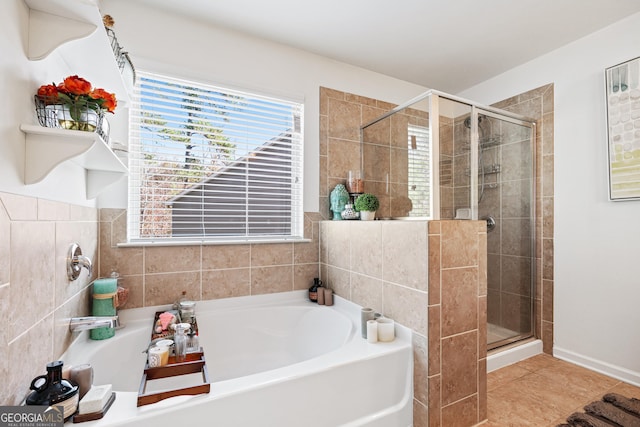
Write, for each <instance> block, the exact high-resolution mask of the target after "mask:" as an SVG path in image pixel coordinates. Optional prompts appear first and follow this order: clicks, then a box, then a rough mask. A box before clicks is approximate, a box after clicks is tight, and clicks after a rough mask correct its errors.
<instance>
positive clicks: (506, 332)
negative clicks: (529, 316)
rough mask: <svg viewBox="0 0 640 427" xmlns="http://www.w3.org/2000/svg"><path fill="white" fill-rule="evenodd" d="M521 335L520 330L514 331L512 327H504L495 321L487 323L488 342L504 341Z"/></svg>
mask: <svg viewBox="0 0 640 427" xmlns="http://www.w3.org/2000/svg"><path fill="white" fill-rule="evenodd" d="M519 335H520V332H516V331H512V330H511V329H507V328H503V327H502V326H498V325H494V324H493V323H488V324H487V344H493V343H496V342H499V341H504V340H507V339H510V338H513V337H517V336H519Z"/></svg>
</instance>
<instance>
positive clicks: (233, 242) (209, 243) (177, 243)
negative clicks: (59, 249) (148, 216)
mask: <svg viewBox="0 0 640 427" xmlns="http://www.w3.org/2000/svg"><path fill="white" fill-rule="evenodd" d="M310 242H312V240H311V239H305V238H303V237H289V238H285V239H248V238H247V239H243V240H239V239H233V240H215V241H213V240H202V239H201V240H188V239H185V240H175V239H174V240H167V241H164V240H157V241H156V240H152V241H134V242H124V243H118V244H117V246H118V247H119V248H138V247H145V246H217V245H259V244H267V243H269V244H274V243H275V244H278V243H310Z"/></svg>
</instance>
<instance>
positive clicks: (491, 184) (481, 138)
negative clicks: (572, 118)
mask: <svg viewBox="0 0 640 427" xmlns="http://www.w3.org/2000/svg"><path fill="white" fill-rule="evenodd" d="M361 137H362V144H361V150H362V152H361V159H362V172H363V178H364V181H365V186H366V188H367V191H368V192H371V193H374V194H376V195H378V196H379V199H380V208H379V210H378V216H379V217H381V218H383V219H457V220H469V219H474V220H484V221H486V223H487V254H488V259H487V320H488V326H487V341H488V342H487V346H488V349H494V348H497V347H501V346H504V345H507V344H510V343H513V342H516V341H519V340H523V339H526V338H529V337H532V336H533V330H534V317H533V316H534V298H535V264H536V263H535V244H536V242H535V236H536V233H535V226H536V221H535V218H536V213H535V206H536V203H535V201H536V191H535V190H536V189H535V186H536V168H535V140H536V138H535V122H534V121H533V120H531V119H528V118H526V117H522V116H519V115H516V114H513V113H510V112H507V111H503V110H499V109H496V108H492V107H486V106H481V105H478V104H476V103H474V102H472V101H468V100H465V99H462V98H458V97H455V96H452V95H448V94H445V93H442V92H437V91H433V90H431V91H428V92H426V93H424V94H422V95H420V96H418V97H416V98H414V99H412V100H410V101H409V102H407V103H405V104H403V105H401V106H399V107H397V108H394V109H393V110H391V111H390V112H388V113H386V114H384V115H383V116H381V117H379V118H377V119H375V120H373V121H371V122H370V123H368V124H366V125H364V126H363V127H362V131H361Z"/></svg>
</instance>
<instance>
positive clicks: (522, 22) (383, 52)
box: [131, 0, 640, 93]
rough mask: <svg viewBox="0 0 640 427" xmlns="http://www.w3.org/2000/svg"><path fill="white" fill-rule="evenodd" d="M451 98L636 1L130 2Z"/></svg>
mask: <svg viewBox="0 0 640 427" xmlns="http://www.w3.org/2000/svg"><path fill="white" fill-rule="evenodd" d="M131 1H132V2H133V1H136V2H139V3H145V4H147V5H148V6H149V7H152V8H156V9H157V8H160V9H166V10H167V11H170V12H171V13H172V14H183V15H186V16H188V17H190V18H192V19H197V20H201V21H202V20H204V21H207V22H210V23H211V24H213V25H216V26H219V27H224V28H228V29H231V30H236V31H240V32H243V33H247V34H250V35H253V36H256V37H260V38H263V39H267V40H271V41H274V42H278V43H282V44H285V45H289V46H293V47H296V48H299V49H303V50H306V51H309V52H313V53H316V54H319V55H322V56H325V57H329V58H333V59H335V60H338V61H341V62H345V63H348V64H352V65H356V66H359V67H362V68H366V69H369V70H373V71H376V72H379V73H382V74H386V75H389V76H392V77H396V78H398V79H402V80H406V81H409V82H412V83H416V84H419V85H423V86H426V87H429V88H434V89H438V90H442V91H446V92H450V93H457V92H460V91H462V90H464V89H466V88H469V87H471V86H473V85H475V84H477V83H480V82H482V81H484V80H486V79H488V78H490V77H493V76H495V75H498V74H500V73H502V72H504V71H506V70H509V69H510V68H513V67H515V66H517V65H519V64H523V63H525V62H527V61H529V60H531V59H534V58H536V57H538V56H540V55H542V54H544V53H547V52H550V51H553V50H555V49H557V48H559V47H561V46H563V45H565V44H568V43H570V42H572V41H574V40H577V39H579V38H581V37H583V36H585V35H587V34H589V33H592V32H594V31H597V30H598V29H601V28H603V27H605V26H607V25H609V24H611V23H613V22H615V21H618V20H620V19H623V18H624V17H626V16H628V15H631V14H633V13H636V12H640V1H638V0H396V1H389V0H387V1H381V0H323V1H313V0H302V1H300V0H131Z"/></svg>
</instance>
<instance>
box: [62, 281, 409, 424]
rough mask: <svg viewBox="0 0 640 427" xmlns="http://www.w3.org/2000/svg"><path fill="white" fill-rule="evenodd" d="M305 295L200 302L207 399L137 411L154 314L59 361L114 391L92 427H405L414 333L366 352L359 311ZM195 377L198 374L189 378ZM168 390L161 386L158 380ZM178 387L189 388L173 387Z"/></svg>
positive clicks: (78, 345)
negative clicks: (82, 367)
mask: <svg viewBox="0 0 640 427" xmlns="http://www.w3.org/2000/svg"><path fill="white" fill-rule="evenodd" d="M306 295H307V293H306V292H304V291H295V292H286V293H280V294H272V295H259V296H252V297H240V298H228V299H223V300H215V301H199V302H198V303H197V306H196V314H197V319H198V327H199V331H200V344H201V345H202V347H203V348H204V354H205V358H206V361H207V367H208V372H209V376H210V380H211V391H210V392H209V393H208V394H201V395H197V396H178V397H173V398H169V399H166V400H163V401H161V402H158V403H154V404H151V405H146V406H142V407H137V406H136V402H137V392H138V388H139V386H140V379H141V377H142V371H143V368H144V364H145V354H144V353H143V350H145V349H146V347H147V345H148V343H149V338H150V333H151V326H152V323H153V316H154V313H155V312H156V311H160V310H163V309H166V308H167V307H146V308H141V309H132V310H123V311H121V312H120V313H119V314H120V321H121V324H124V325H126V326H125V328H123V329H121V330H118V331H117V332H116V336H115V337H114V338H111V339H108V340H105V341H92V340H89V339H88V335H89V334H88V333H86V332H83V333H82V334H81V335H80V337H79V338H78V339H77V340H76V341H75V342H74V343H73V345H72V346H71V347H70V348H69V350H68V351H67V353H65V355H63V356H62V359H63V360H64V362H65V365H69V364H70V365H76V364H82V363H90V364H91V365H92V366H93V368H94V372H95V377H94V384H95V385H101V384H112V385H113V390H114V391H116V400H115V402H114V404H113V406H112V407H111V409H110V410H109V412H108V413H107V414H106V415H105V417H104V418H102V419H101V420H98V421H91V422H87V423H83V425H84V426H86V427H95V426H140V425H153V426H167V427H175V426H177V425H191V426H200V425H205V422H206V425H212V426H213V425H215V426H220V427H227V426H238V427H242V426H251V427H259V426H266V427H271V426H278V427H286V426H291V427H299V426H303V425H304V426H306V427H337V426H372V427H377V426H380V427H382V426H384V427H404V426H410V425H411V424H412V408H413V399H412V398H413V383H412V381H413V380H412V378H413V361H412V357H413V356H412V350H411V331H410V330H408V329H407V328H404V327H402V326H400V325H397V324H396V334H397V338H396V340H395V341H393V342H390V343H377V344H370V343H367V342H366V340H364V339H362V337H361V336H360V307H359V306H357V305H355V304H352V303H351V302H349V301H346V300H344V299H342V298H340V297H336V298H335V305H334V306H332V307H324V306H318V305H317V304H314V303H311V302H309V301H308V300H307V299H306ZM192 375H195V374H192ZM162 381H165V380H162ZM169 381H174V382H175V383H174V384H172V386H173V385H175V386H180V385H191V384H181V381H187V380H186V378H185V379H182V378H180V377H175V378H173V379H171V380H169Z"/></svg>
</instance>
